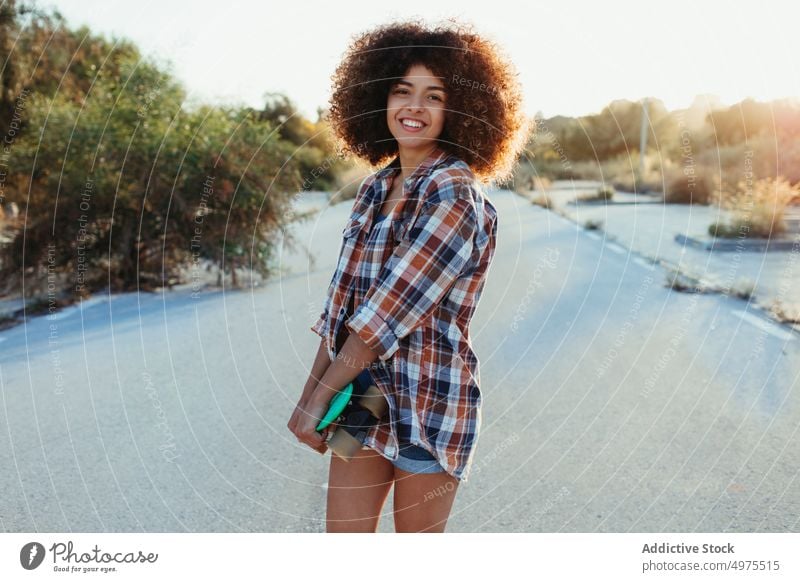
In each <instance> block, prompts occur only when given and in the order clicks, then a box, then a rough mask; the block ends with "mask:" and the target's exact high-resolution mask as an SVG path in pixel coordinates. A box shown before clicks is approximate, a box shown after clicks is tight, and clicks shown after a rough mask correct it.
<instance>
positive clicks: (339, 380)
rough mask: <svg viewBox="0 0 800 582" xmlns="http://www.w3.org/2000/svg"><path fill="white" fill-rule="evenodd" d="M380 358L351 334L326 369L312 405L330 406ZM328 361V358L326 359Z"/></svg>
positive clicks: (312, 398)
mask: <svg viewBox="0 0 800 582" xmlns="http://www.w3.org/2000/svg"><path fill="white" fill-rule="evenodd" d="M377 358H378V354H376V353H375V352H373V351H372V350H371V349H369V347H368V346H367V344H365V343H364V341H363V340H362V339H361V338H360V337H358V336H357V335H356V334H350V336H348V338H347V341H345V342H344V345H343V346H342V349H341V351H340V352H339V354H338V355H337V357H336V359H335V360H334V361H333V363H330V360H328V362H329V365H328V367H327V368H326V369H325V371H324V373H323V374H322V377H321V378H320V380H319V382H318V383H317V385H316V388H315V389H314V392H313V394H312V395H311V400H310V401H309V402H310V403H313V404H328V403H329V402H330V401H331V398H333V397H334V395H335V394H336V393H337V392H339V391H341V390H342V389H343V388H344V387H345V386H347V384H348V383H349V382H351V381H352V380H353V379H354V378H355V377H356V376H358V375H359V374H360V373H361V371H362V370H363V369H365V368H367V367H368V366H369V365H370V364H371V363H372V362H374V361H375V360H376V359H377ZM326 359H327V357H326Z"/></svg>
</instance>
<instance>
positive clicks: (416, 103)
mask: <svg viewBox="0 0 800 582" xmlns="http://www.w3.org/2000/svg"><path fill="white" fill-rule="evenodd" d="M423 99H424V97H423V96H422V95H415V96H414V97H412V98H411V101H409V103H408V106H407V109H408V110H409V111H422V109H423Z"/></svg>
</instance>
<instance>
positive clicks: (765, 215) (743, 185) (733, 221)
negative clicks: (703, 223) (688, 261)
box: [708, 176, 800, 238]
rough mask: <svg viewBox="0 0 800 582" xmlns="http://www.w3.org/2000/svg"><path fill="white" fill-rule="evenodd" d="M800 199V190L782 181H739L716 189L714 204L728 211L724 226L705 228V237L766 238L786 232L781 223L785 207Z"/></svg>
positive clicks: (764, 179)
mask: <svg viewBox="0 0 800 582" xmlns="http://www.w3.org/2000/svg"><path fill="white" fill-rule="evenodd" d="M798 196H800V186H798V185H794V186H793V185H791V184H790V183H789V182H788V181H787V180H786V179H785V178H783V177H781V176H779V177H778V178H776V179H772V178H762V179H759V180H754V181H752V182H748V181H745V180H740V181H739V182H738V184H737V185H736V187H735V188H731V187H727V186H725V187H723V186H717V188H716V189H715V191H714V198H715V203H718V204H719V205H720V206H721V207H722V208H725V209H727V210H728V211H729V213H730V217H729V219H728V221H727V222H725V221H721V222H720V221H718V222H716V223H714V224H712V225H710V226H709V229H708V231H709V234H711V235H712V236H718V237H736V236H745V237H752V238H769V237H771V236H775V235H777V234H781V233H783V232H785V231H786V225H785V223H784V220H783V216H784V212H785V210H786V206H787V205H788V204H789V202H790V201H791V200H793V199H794V198H796V197H798Z"/></svg>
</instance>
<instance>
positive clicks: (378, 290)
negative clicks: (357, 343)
mask: <svg viewBox="0 0 800 582" xmlns="http://www.w3.org/2000/svg"><path fill="white" fill-rule="evenodd" d="M476 229H477V217H476V213H475V206H474V202H473V201H472V200H470V198H468V197H465V196H459V195H458V193H457V190H455V189H451V190H449V194H447V197H445V198H440V197H437V199H436V200H432V201H428V202H425V203H423V207H422V209H421V210H420V213H419V215H418V216H417V217H416V219H415V220H414V222H413V224H411V226H410V227H409V230H408V235H407V236H406V237H405V238H404V239H403V240H402V241H401V242H400V243H399V244H398V245H397V246H396V247H395V249H394V253H393V254H392V256H391V257H390V258H389V260H388V261H387V262H386V263H385V265H384V266H383V269H382V270H381V272H380V273H379V274H378V277H377V278H376V279H375V281H374V282H373V284H372V286H371V287H370V289H369V290H368V291H367V294H366V295H365V297H364V300H363V301H362V302H361V304H359V306H358V308H357V309H356V310H355V313H353V315H352V317H350V319H348V320H347V321H346V322H345V326H346V327H347V328H348V329H349V330H350V331H351V332H353V333H355V334H357V335H358V336H359V337H360V338H361V339H362V340H363V341H364V343H366V345H367V346H368V347H369V348H370V349H371V350H372V351H374V352H376V353H377V354H378V357H379V359H380V360H387V359H389V358H390V357H392V355H393V354H394V353H395V352H396V351H397V349H398V347H399V346H398V340H400V339H402V338H403V337H405V336H406V335H408V334H409V333H411V332H412V331H413V330H414V329H415V328H417V327H418V326H419V325H421V324H422V323H424V322H425V321H426V320H427V319H428V318H429V317H430V316H431V314H432V313H433V312H434V311H435V309H436V308H437V306H438V304H439V303H440V302H441V301H442V299H444V298H445V297H446V295H447V293H448V292H449V291H450V289H451V287H452V286H453V284H454V283H455V282H456V280H457V279H458V277H459V275H460V274H461V273H462V271H463V269H464V267H465V266H466V265H467V263H468V262H469V260H470V257H471V255H472V250H473V240H474V235H475V233H476Z"/></svg>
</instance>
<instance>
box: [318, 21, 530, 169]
mask: <svg viewBox="0 0 800 582" xmlns="http://www.w3.org/2000/svg"><path fill="white" fill-rule="evenodd" d="M416 64H421V65H424V66H425V67H427V68H428V69H430V70H431V71H432V72H433V74H434V75H435V76H437V77H440V78H442V80H443V81H444V82H445V83H444V84H445V93H446V103H445V106H446V111H445V122H444V128H443V129H442V132H441V134H440V135H439V138H438V142H439V143H438V145H439V146H440V147H441V148H442V149H444V150H446V151H449V152H450V153H453V154H455V155H456V156H458V157H459V158H460V159H462V160H463V161H464V162H466V163H467V164H468V165H469V166H470V168H472V170H473V172H474V173H475V175H476V177H478V178H479V179H480V180H482V181H489V180H496V181H504V180H505V179H506V178H508V177H509V176H510V174H511V170H512V169H513V166H514V164H515V163H516V160H517V157H518V155H519V154H520V152H521V151H522V149H523V147H524V146H525V143H526V142H527V139H528V137H529V135H528V133H529V131H530V130H531V123H530V120H529V119H528V117H527V116H526V115H524V113H523V112H522V90H521V88H520V85H519V82H518V80H517V73H516V71H515V69H514V67H513V66H512V65H511V63H510V62H509V61H508V60H507V59H505V58H504V56H503V53H502V51H501V50H500V48H499V47H498V46H497V45H496V44H495V43H493V42H491V41H489V40H487V39H486V38H483V37H481V36H479V35H478V34H477V33H475V32H474V31H473V29H472V27H471V26H470V25H466V24H462V23H458V22H456V21H454V20H452V19H451V20H448V21H447V22H446V23H445V24H440V25H437V26H436V27H434V28H429V27H427V26H425V25H424V24H422V23H421V22H419V21H417V20H411V21H405V22H397V23H390V24H384V25H381V26H379V27H377V28H374V29H372V30H370V31H368V32H365V33H362V34H361V35H358V36H356V37H354V40H353V42H352V44H351V45H350V47H349V48H348V50H347V52H346V53H345V56H344V58H343V59H342V62H341V63H340V64H339V66H338V67H337V69H336V72H335V73H334V75H333V76H332V80H333V91H332V96H331V105H330V110H329V121H330V123H331V125H332V127H333V130H334V133H335V135H336V137H337V138H338V139H339V140H340V142H341V144H342V148H343V150H344V151H346V152H349V153H352V154H353V155H355V156H356V157H359V158H361V159H364V160H366V161H368V162H369V163H370V164H372V165H379V164H382V163H384V162H386V161H387V160H388V159H389V158H393V157H394V156H396V155H397V153H398V146H397V140H395V139H394V136H393V135H392V134H391V133H390V131H389V127H388V125H387V123H386V104H387V99H388V95H389V90H390V88H391V86H392V84H393V83H395V82H396V81H398V80H400V79H402V78H403V76H404V75H405V74H406V73H407V71H408V69H409V68H410V67H411V66H413V65H416Z"/></svg>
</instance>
